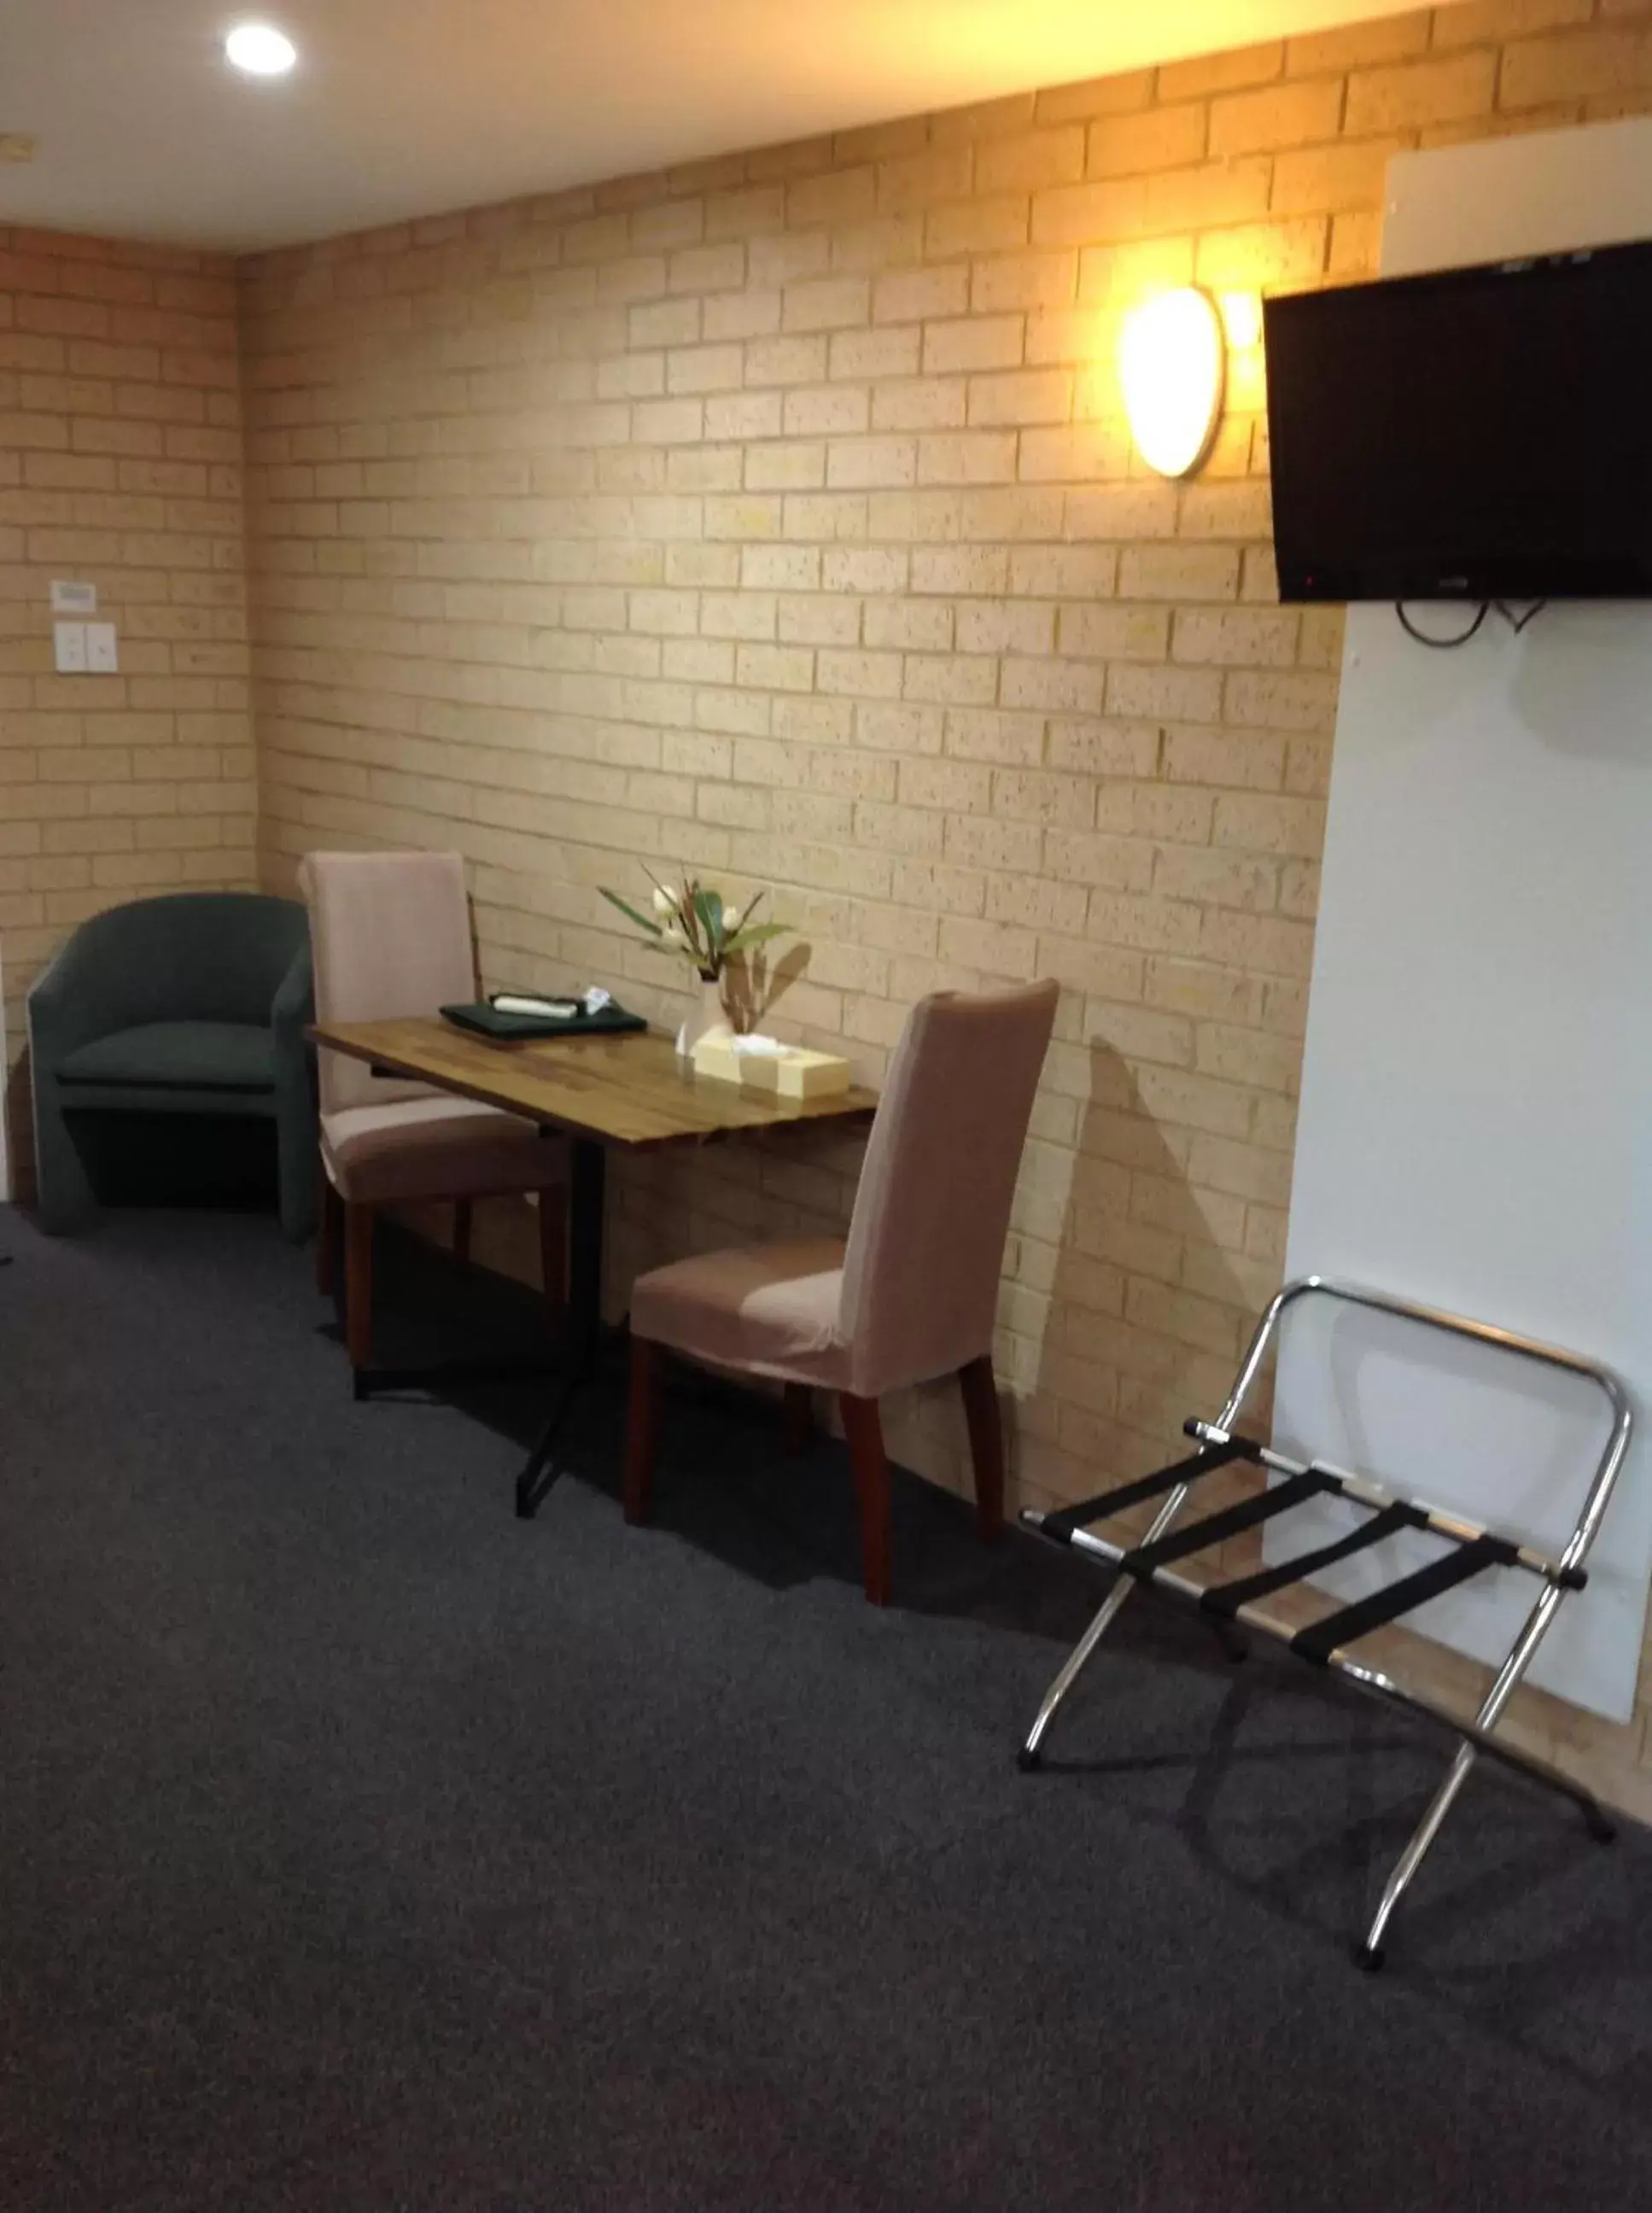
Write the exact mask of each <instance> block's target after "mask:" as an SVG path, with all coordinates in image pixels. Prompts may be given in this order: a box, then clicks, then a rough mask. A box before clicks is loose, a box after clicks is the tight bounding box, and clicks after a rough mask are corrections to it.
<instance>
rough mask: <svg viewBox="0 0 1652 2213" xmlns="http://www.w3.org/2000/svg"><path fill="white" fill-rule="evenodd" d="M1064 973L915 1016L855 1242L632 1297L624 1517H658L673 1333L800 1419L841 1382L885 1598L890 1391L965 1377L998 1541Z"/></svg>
mask: <svg viewBox="0 0 1652 2213" xmlns="http://www.w3.org/2000/svg"><path fill="white" fill-rule="evenodd" d="M1057 996H1058V993H1057V987H1056V985H1053V984H1035V985H1031V986H1030V987H1029V988H1028V989H1027V990H1025V991H1006V992H1003V993H994V994H991V995H990V996H985V997H978V998H965V997H956V996H954V995H953V994H951V993H948V992H942V993H939V994H937V995H936V997H933V998H928V999H924V1000H922V1001H920V1002H919V1003H918V1004H917V1006H916V1007H914V1008H913V1009H912V1011H911V1015H909V1016H908V1018H907V1021H906V1027H905V1031H904V1033H903V1034H902V1036H901V1039H900V1043H899V1046H897V1048H896V1051H895V1056H894V1059H893V1062H892V1063H891V1065H890V1069H889V1081H888V1084H887V1088H886V1089H885V1092H884V1094H883V1099H882V1101H881V1104H880V1106H879V1108H878V1113H877V1119H876V1120H875V1123H874V1124H873V1125H872V1135H871V1137H870V1139H869V1143H868V1145H867V1149H866V1159H865V1162H864V1165H863V1168H862V1171H861V1181H860V1188H859V1190H858V1192H856V1198H855V1211H854V1217H853V1219H852V1221H851V1222H850V1229H849V1239H848V1242H847V1245H846V1246H845V1244H844V1242H843V1241H842V1240H840V1239H827V1240H814V1241H808V1242H800V1243H796V1244H789V1245H760V1246H751V1247H742V1248H741V1249H739V1250H736V1251H733V1252H724V1253H707V1254H705V1255H704V1256H702V1257H701V1258H699V1259H691V1260H679V1261H677V1262H675V1263H674V1265H671V1266H669V1267H665V1268H656V1269H655V1271H653V1272H652V1273H651V1274H649V1275H646V1276H643V1277H639V1278H638V1280H637V1285H636V1288H635V1289H634V1290H633V1291H632V1293H631V1429H630V1436H629V1438H628V1441H627V1446H626V1458H625V1518H626V1520H627V1521H647V1520H648V1518H649V1510H650V1506H651V1503H652V1492H653V1480H654V1460H655V1447H656V1444H657V1441H658V1435H659V1413H660V1387H661V1362H660V1353H661V1348H662V1347H664V1348H668V1349H669V1350H673V1351H675V1352H680V1353H685V1354H686V1355H687V1356H689V1357H690V1358H691V1359H693V1360H698V1361H703V1362H704V1363H708V1364H709V1365H710V1366H712V1367H716V1368H722V1369H736V1370H739V1371H741V1372H743V1373H745V1374H747V1375H763V1376H768V1377H771V1378H772V1379H775V1380H777V1381H779V1382H780V1383H782V1384H783V1386H784V1387H785V1395H786V1414H787V1432H788V1438H789V1442H794V1443H795V1442H796V1441H797V1440H798V1439H799V1438H800V1437H801V1436H806V1435H807V1432H808V1404H809V1401H808V1394H809V1393H810V1392H811V1391H813V1390H816V1389H820V1390H827V1391H835V1392H836V1393H837V1394H838V1405H839V1406H840V1408H841V1409H842V1412H843V1420H844V1432H845V1434H846V1436H847V1437H848V1440H849V1449H850V1459H851V1460H852V1462H853V1466H854V1471H855V1485H856V1491H858V1493H859V1497H860V1512H861V1548H862V1557H863V1566H864V1570H865V1581H866V1595H867V1597H868V1598H869V1599H870V1600H871V1601H872V1603H873V1604H874V1605H875V1606H883V1605H885V1604H887V1600H888V1597H889V1468H888V1462H887V1460H886V1459H885V1456H884V1450H883V1433H882V1429H881V1424H880V1421H879V1418H878V1400H879V1399H880V1398H881V1395H882V1394H883V1393H884V1392H886V1391H898V1390H902V1389H905V1387H908V1386H909V1385H911V1384H915V1383H927V1382H930V1381H933V1380H934V1379H935V1378H936V1377H937V1376H943V1375H956V1376H957V1377H958V1379H959V1381H960V1385H961V1387H962V1390H963V1398H964V1411H965V1415H966V1420H967V1423H968V1426H969V1437H970V1450H971V1456H972V1460H973V1462H974V1467H975V1500H976V1514H977V1519H978V1524H979V1527H980V1530H981V1533H982V1535H983V1536H984V1537H985V1538H988V1539H991V1538H992V1537H995V1536H997V1533H999V1531H1000V1530H1001V1529H1002V1527H1003V1433H1002V1430H1001V1426H1000V1421H999V1411H998V1393H997V1385H996V1383H995V1382H994V1381H993V1375H992V1350H991V1348H992V1328H993V1321H994V1317H995V1315H996V1313H997V1301H998V1277H999V1273H1000V1271H1001V1270H1002V1268H1003V1248H1004V1239H1005V1236H1006V1235H1007V1234H1008V1231H1009V1207H1010V1201H1011V1198H1013V1196H1014V1193H1015V1175H1016V1171H1017V1169H1018V1167H1019V1166H1020V1163H1021V1148H1022V1146H1023V1145H1024V1143H1026V1139H1027V1120H1028V1118H1029V1116H1030V1115H1031V1113H1032V1111H1033V1094H1034V1092H1035V1091H1036V1089H1037V1088H1038V1081H1039V1070H1041V1069H1042V1067H1043V1065H1044V1056H1045V1051H1046V1049H1047V1047H1048V1046H1049V1042H1050V1031H1051V1028H1052V1025H1053V1023H1054V1021H1055V1011H1056V999H1057Z"/></svg>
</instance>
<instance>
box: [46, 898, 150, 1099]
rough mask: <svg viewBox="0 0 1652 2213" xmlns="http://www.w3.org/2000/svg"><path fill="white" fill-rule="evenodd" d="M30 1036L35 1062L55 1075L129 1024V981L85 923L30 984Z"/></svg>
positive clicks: (105, 947)
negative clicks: (81, 1051)
mask: <svg viewBox="0 0 1652 2213" xmlns="http://www.w3.org/2000/svg"><path fill="white" fill-rule="evenodd" d="M130 1009H131V997H130V982H129V978H128V976H127V974H126V972H125V967H124V966H123V964H122V963H120V962H119V961H118V960H117V961H112V960H110V958H109V956H108V949H107V946H106V945H104V944H102V943H101V942H99V940H98V939H97V937H96V936H94V934H93V933H91V932H88V930H87V929H86V927H85V926H84V924H82V927H81V928H80V929H79V930H76V931H75V932H74V934H73V935H72V936H70V937H68V938H66V939H65V940H64V942H63V944H62V945H60V946H59V947H58V950H57V952H56V953H55V954H53V955H52V959H51V960H50V961H48V963H47V964H46V967H45V968H43V969H42V970H41V972H40V974H39V975H38V976H37V977H36V978H35V979H34V983H33V984H32V985H30V986H29V989H28V995H27V1010H28V1035H29V1043H30V1046H31V1048H32V1052H33V1056H34V1063H35V1065H36V1067H37V1068H39V1069H40V1070H44V1071H45V1072H46V1073H47V1074H55V1072H56V1070H57V1068H58V1064H59V1062H61V1061H64V1060H66V1059H67V1058H68V1057H69V1055H70V1053H71V1052H77V1051H78V1050H79V1048H80V1047H81V1046H83V1045H90V1044H91V1043H92V1042H93V1041H94V1039H98V1038H102V1037H108V1036H109V1035H110V1034H111V1033H113V1031H115V1030H119V1029H124V1028H125V1027H126V1026H127V1025H128V1024H129V1022H130V1021H131V1011H130Z"/></svg>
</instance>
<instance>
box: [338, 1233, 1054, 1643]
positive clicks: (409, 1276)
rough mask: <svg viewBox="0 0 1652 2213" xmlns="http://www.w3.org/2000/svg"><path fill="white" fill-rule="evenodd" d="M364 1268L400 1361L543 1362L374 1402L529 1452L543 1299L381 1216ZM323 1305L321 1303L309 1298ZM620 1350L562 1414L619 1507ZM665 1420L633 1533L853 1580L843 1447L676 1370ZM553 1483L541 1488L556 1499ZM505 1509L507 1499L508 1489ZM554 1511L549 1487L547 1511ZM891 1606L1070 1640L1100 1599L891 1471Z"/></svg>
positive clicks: (563, 1445)
mask: <svg viewBox="0 0 1652 2213" xmlns="http://www.w3.org/2000/svg"><path fill="white" fill-rule="evenodd" d="M379 1234H380V1235H381V1238H382V1239H383V1240H384V1243H383V1246H382V1247H381V1254H382V1258H381V1262H380V1264H379V1265H377V1266H376V1267H375V1312H374V1361H375V1365H377V1366H381V1367H385V1368H394V1369H419V1368H427V1367H450V1366H457V1365H459V1364H461V1363H466V1362H472V1363H474V1362H481V1361H486V1362H489V1363H502V1362H515V1361H518V1360H520V1361H521V1362H523V1363H530V1364H533V1365H537V1364H538V1363H539V1362H540V1361H541V1360H543V1361H544V1362H545V1363H546V1372H545V1373H544V1375H542V1376H539V1375H528V1376H525V1377H522V1378H520V1379H515V1378H513V1379H511V1380H509V1381H500V1380H498V1379H497V1378H496V1379H489V1380H484V1379H481V1378H475V1379H472V1378H466V1377H462V1376H458V1375H452V1376H448V1377H445V1378H444V1379H443V1381H442V1385H441V1387H440V1390H439V1392H436V1391H431V1390H427V1389H424V1388H409V1389H398V1390H394V1391H388V1392H386V1393H383V1394H382V1396H380V1394H377V1393H375V1403H382V1404H384V1405H392V1404H399V1405H417V1404H418V1403H419V1402H421V1401H425V1402H430V1403H440V1404H442V1405H448V1406H452V1407H454V1408H456V1409H457V1410H459V1411H461V1412H463V1413H464V1414H466V1416H468V1417H470V1418H471V1419H472V1420H474V1421H477V1422H479V1424H482V1425H483V1426H484V1427H485V1428H486V1429H488V1430H491V1431H492V1432H493V1433H494V1434H495V1435H496V1436H500V1437H503V1438H504V1439H506V1440H508V1441H509V1442H510V1443H511V1444H512V1445H513V1446H515V1447H516V1448H520V1450H521V1452H522V1453H524V1454H526V1453H527V1449H528V1447H529V1445H530V1444H531V1442H533V1437H534V1436H535V1434H536V1433H537V1431H538V1430H539V1424H540V1423H541V1421H542V1420H543V1419H544V1417H545V1412H546V1408H547V1406H548V1405H550V1404H551V1402H552V1393H553V1392H554V1390H555V1388H556V1370H555V1367H554V1350H553V1348H552V1347H551V1346H550V1345H548V1344H547V1342H546V1329H545V1309H544V1307H543V1305H542V1303H541V1302H540V1301H539V1299H538V1298H537V1297H536V1296H535V1295H534V1294H533V1292H532V1291H531V1290H529V1289H527V1288H526V1287H524V1286H523V1285H521V1284H520V1283H515V1282H514V1281H512V1280H511V1279H510V1278H509V1277H503V1276H501V1275H498V1274H497V1273H496V1272H494V1271H491V1270H490V1269H488V1268H485V1267H484V1266H481V1265H478V1264H475V1263H466V1262H461V1261H460V1260H458V1259H455V1258H454V1255H453V1254H452V1253H448V1252H447V1251H444V1250H443V1249H442V1248H441V1247H437V1246H435V1245H433V1244H431V1243H430V1242H429V1241H428V1240H425V1239H424V1238H420V1237H417V1236H415V1235H411V1233H410V1232H407V1231H405V1230H402V1229H399V1228H396V1227H395V1226H393V1225H383V1226H381V1230H380V1233H379ZM318 1303H319V1302H318ZM317 1326H318V1331H319V1332H320V1334H321V1335H322V1336H324V1337H326V1338H327V1339H328V1340H329V1341H330V1342H332V1343H335V1344H338V1346H339V1348H340V1360H339V1389H340V1392H341V1393H345V1394H347V1393H348V1391H349V1381H348V1375H347V1371H346V1369H345V1368H344V1361H343V1356H342V1347H343V1330H342V1322H341V1317H340V1314H339V1312H338V1308H337V1307H336V1305H335V1308H334V1311H333V1313H332V1315H331V1317H330V1318H325V1319H322V1320H320V1321H319V1322H318V1325H317ZM624 1374H625V1369H624V1350H623V1345H622V1344H619V1343H616V1344H613V1346H611V1347H610V1348H609V1349H608V1350H607V1352H606V1353H605V1355H604V1356H603V1359H602V1363H601V1365H600V1369H599V1372H598V1374H597V1375H596V1377H595V1379H594V1381H593V1382H592V1383H591V1385H590V1386H589V1387H587V1388H586V1389H585V1390H583V1391H582V1393H581V1394H580V1396H579V1397H578V1399H576V1402H575V1405H574V1406H573V1409H572V1410H571V1411H570V1417H569V1419H568V1421H567V1424H566V1425H565V1428H564V1432H563V1436H562V1437H561V1440H560V1442H559V1446H558V1464H559V1465H560V1466H561V1467H562V1469H563V1470H564V1476H563V1478H562V1479H564V1480H566V1479H568V1478H572V1479H573V1480H574V1481H576V1482H578V1483H580V1484H584V1485H586V1486H588V1487H589V1488H591V1489H594V1490H595V1491H600V1492H601V1493H602V1494H603V1495H604V1496H606V1497H610V1498H612V1499H613V1500H615V1501H616V1503H617V1502H618V1499H619V1480H620V1468H621V1463H622V1455H623V1452H624V1445H625V1390H624ZM668 1390H669V1393H670V1398H669V1416H670V1417H669V1419H668V1422H667V1423H666V1424H664V1430H663V1435H662V1437H661V1454H660V1469H659V1479H658V1485H657V1491H656V1497H655V1515H654V1521H653V1523H652V1525H651V1527H649V1529H646V1530H637V1531H636V1532H634V1533H633V1537H634V1541H635V1542H636V1543H637V1544H638V1545H646V1544H649V1543H650V1542H657V1541H658V1540H660V1539H674V1540H676V1541H678V1542H680V1543H684V1544H687V1545H692V1546H693V1547H694V1548H695V1549H696V1550H697V1551H699V1552H703V1553H704V1554H706V1555H708V1556H710V1557H711V1558H716V1559H717V1560H719V1561H720V1562H721V1563H722V1564H723V1565H724V1566H726V1567H728V1568H729V1569H730V1570H733V1571H734V1572H735V1573H736V1574H738V1575H741V1576H747V1577H749V1578H751V1579H752V1580H753V1581H754V1582H759V1583H761V1584H762V1585H764V1586H765V1588H771V1589H777V1590H778V1589H788V1588H796V1587H798V1586H801V1585H803V1584H806V1583H810V1582H817V1581H820V1580H823V1579H824V1580H826V1581H829V1582H838V1583H842V1584H843V1585H844V1586H845V1588H849V1589H852V1590H853V1591H854V1592H855V1594H856V1596H858V1594H859V1592H860V1589H861V1574H862V1570H861V1556H860V1533H859V1520H858V1515H857V1510H856V1502H855V1491H854V1484H853V1480H852V1478H851V1475H850V1466H849V1459H848V1454H847V1452H846V1450H845V1448H844V1446H843V1444H842V1442H840V1441H839V1440H838V1438H836V1437H834V1436H831V1435H829V1434H827V1433H826V1432H824V1431H817V1432H816V1434H815V1436H814V1439H813V1441H812V1442H811V1444H810V1446H809V1448H808V1451H807V1452H806V1453H805V1454H802V1456H801V1457H799V1458H796V1459H792V1458H789V1457H788V1456H786V1454H784V1452H783V1448H782V1442H781V1435H780V1427H779V1416H778V1410H777V1406H776V1405H775V1404H774V1402H773V1401H772V1400H771V1399H769V1398H767V1397H766V1396H765V1395H763V1394H762V1393H758V1392H755V1391H753V1390H751V1389H750V1388H749V1387H742V1386H741V1385H739V1384H736V1383H733V1382H725V1381H722V1380H720V1379H718V1378H716V1377H714V1376H710V1375H700V1374H697V1373H693V1372H691V1371H690V1370H689V1369H686V1368H683V1369H675V1368H674V1369H673V1371H672V1374H671V1377H670V1381H669V1383H668ZM554 1497H555V1492H554V1491H552V1494H551V1498H552V1499H554ZM500 1508H501V1511H502V1512H505V1513H509V1511H510V1510H511V1498H510V1493H509V1489H508V1488H502V1490H501V1494H500ZM553 1511H554V1509H553V1507H552V1504H551V1503H550V1500H547V1502H546V1503H545V1504H544V1505H542V1506H541V1508H540V1509H539V1512H540V1516H541V1518H544V1517H546V1515H550V1514H552V1512H553ZM891 1518H892V1525H893V1527H892V1544H893V1556H894V1561H895V1596H894V1610H895V1611H896V1612H898V1613H899V1612H906V1613H924V1614H937V1615H943V1616H944V1615H957V1616H960V1617H963V1618H967V1619H972V1620H975V1621H979V1622H983V1623H991V1624H995V1625H1001V1626H1004V1627H1009V1628H1015V1629H1019V1630H1021V1631H1028V1632H1031V1633H1033V1634H1035V1635H1038V1636H1041V1637H1047V1638H1048V1639H1049V1640H1050V1641H1051V1642H1052V1644H1059V1643H1070V1642H1071V1640H1072V1639H1073V1638H1075V1637H1077V1636H1078V1635H1079V1634H1080V1633H1081V1631H1082V1629H1083V1627H1084V1624H1085V1622H1086V1621H1087V1620H1088V1618H1089V1614H1090V1612H1091V1610H1092V1608H1093V1606H1094V1602H1095V1585H1094V1580H1093V1578H1091V1577H1090V1576H1088V1575H1086V1574H1085V1573H1084V1572H1083V1571H1082V1569H1077V1568H1076V1567H1073V1568H1070V1567H1068V1565H1067V1564H1065V1563H1063V1562H1061V1561H1058V1560H1056V1559H1054V1558H1039V1557H1036V1556H1037V1555H1039V1554H1041V1553H1042V1551H1043V1548H1042V1547H1039V1546H1036V1545H1034V1544H1033V1541H1032V1540H1030V1539H1023V1538H1021V1536H1019V1534H1015V1533H1012V1534H1011V1535H1010V1536H1009V1538H1008V1539H1007V1540H1006V1542H1005V1543H1003V1545H997V1546H992V1547H984V1546H983V1545H981V1543H980V1541H979V1539H978V1536H977V1534H976V1530H975V1521H974V1510H973V1508H972V1506H971V1505H970V1504H969V1503H968V1502H966V1500H964V1499H961V1498H959V1497H955V1496H954V1494H953V1493H952V1492H950V1491H943V1490H942V1489H941V1488H940V1487H939V1486H938V1485H936V1484H931V1483H929V1482H926V1481H925V1480H924V1478H922V1477H920V1476H917V1475H916V1474H913V1473H912V1472H911V1471H909V1470H906V1469H903V1468H900V1467H895V1468H893V1470H892V1500H891Z"/></svg>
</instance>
